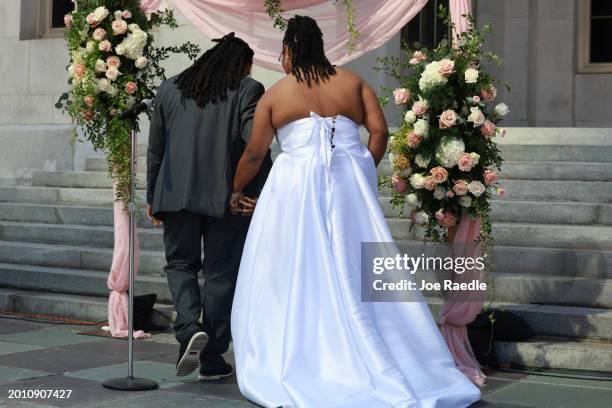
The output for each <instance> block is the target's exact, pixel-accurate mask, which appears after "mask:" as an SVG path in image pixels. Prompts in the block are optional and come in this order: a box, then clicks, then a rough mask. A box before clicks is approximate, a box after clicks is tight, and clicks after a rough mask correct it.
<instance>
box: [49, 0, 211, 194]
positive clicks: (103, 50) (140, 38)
mask: <svg viewBox="0 0 612 408" xmlns="http://www.w3.org/2000/svg"><path fill="white" fill-rule="evenodd" d="M75 5H76V6H75V11H73V12H72V13H70V14H67V15H66V16H64V23H65V25H66V32H65V37H66V40H67V42H68V49H69V52H70V65H69V66H68V67H67V70H68V73H69V77H70V79H69V81H68V82H69V85H70V90H69V91H68V92H67V93H65V94H63V95H62V96H60V98H59V101H58V102H57V104H56V107H57V108H58V109H63V110H65V111H66V112H67V113H68V114H69V115H70V117H71V118H72V120H73V122H74V123H75V124H77V125H78V126H80V127H81V128H82V129H83V132H84V137H85V139H86V140H88V141H90V142H91V143H92V144H93V146H94V148H95V149H97V150H102V151H104V152H106V155H107V161H108V164H109V174H110V176H111V177H112V178H113V179H114V181H115V183H116V185H117V189H116V192H117V199H120V200H123V201H124V202H127V199H128V197H127V194H128V191H129V189H128V186H129V180H130V151H131V140H130V138H129V132H130V123H127V122H126V121H123V120H120V119H119V118H118V114H119V113H120V112H121V111H123V110H125V109H127V108H130V107H131V106H133V105H134V104H135V103H136V102H137V101H140V100H142V99H147V98H149V99H152V98H153V97H154V95H155V92H156V90H157V86H158V85H159V83H160V81H162V80H164V79H166V75H165V71H164V69H163V68H162V67H161V66H160V64H161V62H162V61H164V60H165V59H167V58H169V56H170V55H171V54H172V53H184V54H187V56H188V57H189V58H190V59H192V60H193V59H195V58H196V57H197V55H198V54H199V52H200V49H199V47H198V46H197V45H194V44H191V43H185V44H183V45H181V46H180V47H155V46H153V44H152V43H153V36H152V35H151V34H150V30H151V29H152V28H153V27H158V26H161V25H167V26H169V27H170V28H176V27H177V24H176V21H175V19H174V16H173V14H172V12H169V11H167V12H164V13H158V14H152V15H150V16H146V15H145V14H144V12H143V11H142V10H141V9H140V2H139V1H138V0H79V1H77V2H75ZM75 132H76V131H75ZM75 135H76V133H75Z"/></svg>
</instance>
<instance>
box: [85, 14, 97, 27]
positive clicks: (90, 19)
mask: <svg viewBox="0 0 612 408" xmlns="http://www.w3.org/2000/svg"><path fill="white" fill-rule="evenodd" d="M85 21H87V24H89V25H90V26H92V27H97V26H98V24H100V22H99V21H98V20H96V17H95V16H94V14H93V13H90V14H88V15H87V17H85Z"/></svg>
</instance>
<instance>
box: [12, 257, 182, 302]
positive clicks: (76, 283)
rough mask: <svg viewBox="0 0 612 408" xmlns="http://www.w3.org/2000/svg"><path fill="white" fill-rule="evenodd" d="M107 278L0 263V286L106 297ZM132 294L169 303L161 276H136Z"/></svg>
mask: <svg viewBox="0 0 612 408" xmlns="http://www.w3.org/2000/svg"><path fill="white" fill-rule="evenodd" d="M107 278H108V272H103V271H90V270H85V269H70V268H58V267H50V266H33V265H18V264H10V263H0V285H2V286H10V287H14V288H19V289H27V290H40V291H45V292H61V293H68V294H77V295H84V296H104V297H107V296H108V294H109V290H108V288H107V286H106V280H107ZM134 293H135V294H136V295H143V294H147V293H155V294H157V300H158V301H159V302H165V303H171V302H172V296H171V294H170V290H169V289H168V282H167V280H166V278H165V277H161V276H147V275H140V274H139V275H137V276H136V281H135V291H134Z"/></svg>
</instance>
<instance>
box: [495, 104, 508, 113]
mask: <svg viewBox="0 0 612 408" xmlns="http://www.w3.org/2000/svg"><path fill="white" fill-rule="evenodd" d="M509 112H510V108H508V105H506V104H505V103H498V104H497V106H495V113H497V114H498V115H499V116H506V115H507V114H508V113H509Z"/></svg>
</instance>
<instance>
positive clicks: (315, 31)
mask: <svg viewBox="0 0 612 408" xmlns="http://www.w3.org/2000/svg"><path fill="white" fill-rule="evenodd" d="M283 45H286V46H287V48H289V50H290V51H291V66H292V68H291V73H292V74H293V75H295V78H296V79H297V80H298V82H302V81H305V82H306V84H307V85H308V86H310V85H311V84H312V83H313V82H314V83H319V81H326V80H327V79H329V78H330V77H332V76H334V75H336V69H335V68H334V66H333V65H332V64H331V63H330V62H329V60H328V59H327V57H326V56H325V50H324V48H323V33H322V32H321V29H320V28H319V25H318V24H317V22H316V21H315V20H313V19H312V18H310V17H306V16H295V17H293V18H291V19H290V20H289V21H288V22H287V30H286V31H285V38H283Z"/></svg>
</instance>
